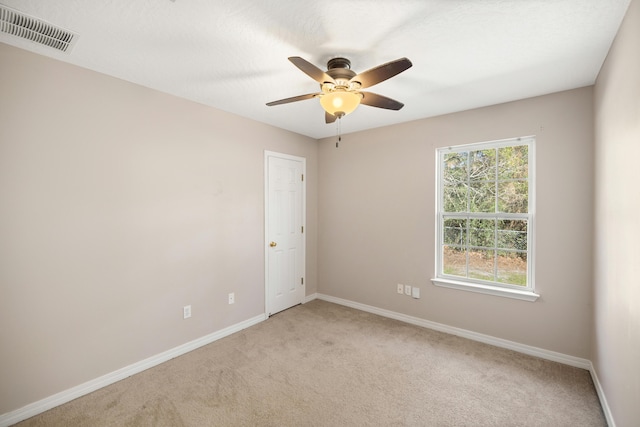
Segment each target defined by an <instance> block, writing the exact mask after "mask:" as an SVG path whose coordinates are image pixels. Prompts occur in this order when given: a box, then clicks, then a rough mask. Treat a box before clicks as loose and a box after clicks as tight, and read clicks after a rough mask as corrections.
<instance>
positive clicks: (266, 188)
mask: <svg viewBox="0 0 640 427" xmlns="http://www.w3.org/2000/svg"><path fill="white" fill-rule="evenodd" d="M271 157H276V158H280V159H286V160H293V161H298V162H301V163H302V176H303V180H302V194H301V201H300V203H301V204H302V206H301V208H302V211H301V214H302V218H301V222H302V227H303V230H304V232H303V233H302V242H301V245H302V247H301V248H300V249H301V251H302V256H301V258H302V265H301V266H300V271H301V274H302V277H303V284H302V286H301V287H302V297H301V298H300V299H301V301H300V303H301V304H303V303H304V302H305V299H306V296H307V283H306V261H307V260H306V255H307V159H306V158H305V157H299V156H294V155H291V154H285V153H279V152H276V151H269V150H265V151H264V242H263V245H262V247H263V250H264V310H265V311H264V313H265V315H266V316H267V317H269V313H270V303H271V301H270V300H269V295H270V293H269V158H271Z"/></svg>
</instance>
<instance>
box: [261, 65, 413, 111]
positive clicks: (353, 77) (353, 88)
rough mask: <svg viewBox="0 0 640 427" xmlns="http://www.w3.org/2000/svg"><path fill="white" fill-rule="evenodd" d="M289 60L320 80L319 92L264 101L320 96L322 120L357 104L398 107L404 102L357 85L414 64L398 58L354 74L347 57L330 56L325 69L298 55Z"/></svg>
mask: <svg viewBox="0 0 640 427" xmlns="http://www.w3.org/2000/svg"><path fill="white" fill-rule="evenodd" d="M289 61H291V62H292V63H293V65H295V66H296V67H298V68H299V69H300V70H301V71H302V72H303V73H305V74H307V75H308V76H309V77H311V78H312V79H314V80H315V81H316V82H318V83H320V90H321V92H316V93H308V94H306V95H299V96H294V97H291V98H285V99H280V100H278V101H272V102H267V105H268V106H273V105H281V104H288V103H289V102H296V101H303V100H305V99H311V98H320V104H321V105H322V108H324V110H325V122H327V123H333V122H335V121H336V119H339V118H342V117H343V116H345V115H347V114H349V113H351V112H352V111H354V110H355V109H356V108H357V107H358V105H360V104H364V105H368V106H370V107H378V108H385V109H387V110H399V109H401V108H402V107H403V106H404V104H403V103H401V102H398V101H396V100H395V99H391V98H387V97H386V96H382V95H378V94H375V93H372V92H363V91H361V90H360V89H365V88H368V87H371V86H373V85H375V84H378V83H380V82H383V81H385V80H387V79H389V78H391V77H393V76H395V75H397V74H400V73H401V72H403V71H404V70H406V69H408V68H410V67H411V65H413V64H411V61H409V60H408V59H407V58H400V59H397V60H395V61H391V62H387V63H386V64H382V65H379V66H377V67H374V68H371V69H370V70H367V71H365V72H362V73H360V74H356V73H355V72H354V71H353V70H351V62H350V61H349V60H348V59H346V58H333V59H330V60H329V62H327V71H326V72H325V71H322V70H321V69H320V68H318V67H316V66H315V65H313V64H312V63H310V62H309V61H307V60H305V59H303V58H300V57H299V56H292V57H290V58H289Z"/></svg>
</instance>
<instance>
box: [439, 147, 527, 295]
mask: <svg viewBox="0 0 640 427" xmlns="http://www.w3.org/2000/svg"><path fill="white" fill-rule="evenodd" d="M534 142H535V140H534V138H533V137H526V138H516V139H510V140H503V141H492V142H484V143H479V144H470V145H464V146H457V147H447V148H440V149H438V151H437V162H438V167H437V186H438V188H437V190H438V191H437V242H438V243H437V248H436V277H435V278H434V279H433V280H432V281H433V283H434V284H436V285H438V286H445V287H451V288H457V289H463V290H469V291H476V292H482V293H489V294H494V295H499V296H506V297H513V298H519V299H525V300H529V301H535V300H536V299H537V298H538V296H539V295H537V294H536V293H535V292H534V284H533V257H532V255H533V250H532V246H533V242H532V238H533V212H534V200H533V199H534V197H533V195H534V194H535V192H534V179H533V171H534V167H533V166H534V148H535V147H534Z"/></svg>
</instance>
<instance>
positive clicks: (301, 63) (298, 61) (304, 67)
mask: <svg viewBox="0 0 640 427" xmlns="http://www.w3.org/2000/svg"><path fill="white" fill-rule="evenodd" d="M289 61H291V62H292V63H293V65H295V66H296V67H298V68H299V69H300V70H301V71H302V72H303V73H305V74H306V75H308V76H309V77H311V78H312V79H313V80H315V81H317V82H318V83H320V84H323V83H325V82H328V83H334V84H335V80H333V78H332V77H331V76H330V75H329V74H327V73H325V72H324V71H322V70H321V69H320V68H318V67H316V66H315V65H313V64H312V63H311V62H309V61H307V60H306V59H303V58H300V57H299V56H292V57H290V58H289Z"/></svg>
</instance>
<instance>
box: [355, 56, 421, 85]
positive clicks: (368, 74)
mask: <svg viewBox="0 0 640 427" xmlns="http://www.w3.org/2000/svg"><path fill="white" fill-rule="evenodd" d="M412 65H413V64H412V63H411V61H409V60H408V59H407V58H400V59H396V60H395V61H391V62H387V63H386V64H382V65H379V66H377V67H375V68H371V69H370V70H367V71H365V72H363V73H360V74H358V75H356V76H354V77H353V78H352V79H351V81H352V82H354V81H355V82H359V83H360V85H361V87H362V88H366V87H371V86H373V85H375V84H378V83H380V82H383V81H385V80H387V79H389V78H391V77H393V76H395V75H397V74H400V73H401V72H403V71H404V70H406V69H407V68H411V66H412Z"/></svg>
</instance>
